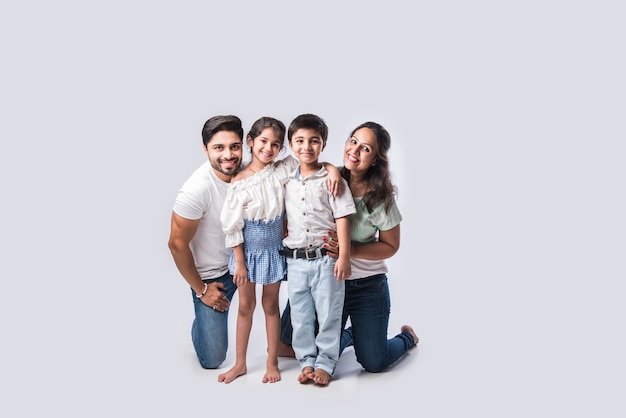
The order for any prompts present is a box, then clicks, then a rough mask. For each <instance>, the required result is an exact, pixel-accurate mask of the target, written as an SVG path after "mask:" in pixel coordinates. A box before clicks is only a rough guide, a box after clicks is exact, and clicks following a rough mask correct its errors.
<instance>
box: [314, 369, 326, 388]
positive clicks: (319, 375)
mask: <svg viewBox="0 0 626 418" xmlns="http://www.w3.org/2000/svg"><path fill="white" fill-rule="evenodd" d="M313 380H314V381H315V383H317V384H318V385H323V386H326V385H327V384H328V382H330V375H329V374H328V373H327V372H326V371H325V370H322V369H316V370H315V373H313Z"/></svg>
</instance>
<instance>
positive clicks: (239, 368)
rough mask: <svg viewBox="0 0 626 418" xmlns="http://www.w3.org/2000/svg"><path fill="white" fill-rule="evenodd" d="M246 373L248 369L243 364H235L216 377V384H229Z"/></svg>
mask: <svg viewBox="0 0 626 418" xmlns="http://www.w3.org/2000/svg"><path fill="white" fill-rule="evenodd" d="M247 372H248V368H247V367H246V365H245V364H242V365H239V364H237V363H235V365H234V366H233V367H232V368H231V369H230V370H229V371H227V372H226V373H222V374H220V375H219V376H217V381H218V382H224V383H230V382H232V381H233V380H235V379H236V378H238V377H239V376H243V375H244V374H246V373H247Z"/></svg>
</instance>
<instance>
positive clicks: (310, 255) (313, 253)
mask: <svg viewBox="0 0 626 418" xmlns="http://www.w3.org/2000/svg"><path fill="white" fill-rule="evenodd" d="M304 256H305V257H306V259H307V260H311V259H314V258H317V248H311V249H308V248H307V249H306V250H304Z"/></svg>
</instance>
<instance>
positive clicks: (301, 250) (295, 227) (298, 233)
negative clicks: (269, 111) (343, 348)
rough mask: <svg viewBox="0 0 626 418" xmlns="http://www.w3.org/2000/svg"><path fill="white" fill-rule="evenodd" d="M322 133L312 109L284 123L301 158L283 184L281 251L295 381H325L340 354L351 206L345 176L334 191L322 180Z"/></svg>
mask: <svg viewBox="0 0 626 418" xmlns="http://www.w3.org/2000/svg"><path fill="white" fill-rule="evenodd" d="M327 137H328V127H327V126H326V123H325V122H324V120H323V119H322V118H320V117H319V116H316V115H312V114H303V115H300V116H298V117H296V118H295V119H294V120H293V121H292V122H291V124H290V125H289V129H288V132H287V138H288V140H289V147H290V148H291V150H292V151H293V153H294V154H295V156H296V158H297V159H298V161H299V162H300V164H299V167H298V168H296V169H295V170H294V172H293V173H291V175H290V177H289V181H288V182H287V184H286V186H285V209H286V212H287V229H288V234H287V237H286V238H285V239H284V240H283V245H284V246H285V250H284V251H282V252H281V253H282V254H283V255H284V256H285V257H286V258H287V266H288V267H287V269H288V272H289V273H288V277H289V279H288V282H287V283H288V286H287V289H288V295H289V303H290V305H291V323H292V326H293V342H292V344H293V349H294V352H295V355H296V358H297V359H298V361H299V363H300V368H301V370H302V372H301V374H300V375H299V376H298V381H299V382H300V383H306V382H309V381H314V382H315V383H318V384H320V385H326V384H328V382H329V381H330V378H331V376H332V375H333V373H334V371H335V366H336V364H337V360H338V358H339V339H340V335H341V316H342V311H343V299H344V280H345V279H346V278H347V277H349V276H350V274H351V268H350V220H349V216H350V215H351V214H353V213H355V212H356V208H355V205H354V201H353V199H352V195H351V193H350V189H349V187H348V184H347V182H346V181H345V180H343V179H342V181H343V183H344V187H343V193H341V194H340V195H338V196H337V197H333V196H332V194H331V193H330V191H329V190H328V187H327V185H326V176H327V174H328V172H327V170H326V169H325V168H324V166H323V165H321V164H320V163H319V156H320V154H321V152H322V151H323V150H324V147H325V146H326V140H327ZM329 230H333V231H336V233H337V241H338V242H339V255H338V257H337V258H336V259H335V258H332V257H330V256H328V255H326V249H324V248H322V245H323V244H324V242H325V241H323V237H325V236H326V235H327V233H328V231H329ZM316 318H317V320H318V323H319V325H318V327H319V328H318V332H317V336H316V334H315V319H316Z"/></svg>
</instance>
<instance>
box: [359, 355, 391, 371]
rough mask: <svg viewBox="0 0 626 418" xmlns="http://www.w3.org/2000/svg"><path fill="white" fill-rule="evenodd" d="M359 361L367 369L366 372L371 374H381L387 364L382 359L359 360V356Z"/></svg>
mask: <svg viewBox="0 0 626 418" xmlns="http://www.w3.org/2000/svg"><path fill="white" fill-rule="evenodd" d="M357 361H358V362H359V364H360V365H361V367H363V368H364V369H365V371H366V372H369V373H379V372H382V371H383V370H385V362H384V361H382V360H380V359H373V358H363V357H361V358H359V357H358V356H357Z"/></svg>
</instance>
